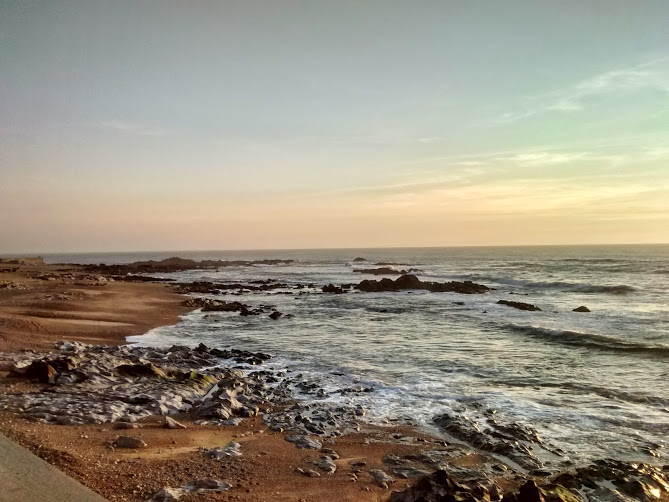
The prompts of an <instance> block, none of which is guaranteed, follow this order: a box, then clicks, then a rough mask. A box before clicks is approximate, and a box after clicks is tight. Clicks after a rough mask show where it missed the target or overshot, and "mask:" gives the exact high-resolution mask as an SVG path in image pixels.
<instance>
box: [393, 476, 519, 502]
mask: <svg viewBox="0 0 669 502" xmlns="http://www.w3.org/2000/svg"><path fill="white" fill-rule="evenodd" d="M479 500H490V499H489V498H488V499H485V498H483V497H482V498H476V497H475V496H474V494H473V493H472V490H471V489H469V488H468V487H467V486H465V485H462V484H460V483H458V482H457V481H456V480H455V479H454V478H453V477H452V476H451V475H450V474H449V473H447V472H446V471H444V470H442V469H440V470H438V471H436V472H434V473H432V474H430V475H428V476H424V477H422V478H420V479H418V480H417V481H416V482H415V483H414V484H413V485H412V486H410V487H409V488H407V489H406V490H403V491H395V492H393V493H392V494H391V495H390V502H437V501H463V502H477V501H479ZM505 500H506V499H505Z"/></svg>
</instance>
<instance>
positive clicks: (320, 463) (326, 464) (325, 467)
mask: <svg viewBox="0 0 669 502" xmlns="http://www.w3.org/2000/svg"><path fill="white" fill-rule="evenodd" d="M313 464H314V465H315V466H316V467H318V468H319V469H320V470H321V471H325V472H329V473H331V474H332V473H334V472H335V471H336V470H337V464H335V463H334V462H333V461H332V459H331V458H330V457H327V456H324V457H321V459H320V460H316V461H315V462H313Z"/></svg>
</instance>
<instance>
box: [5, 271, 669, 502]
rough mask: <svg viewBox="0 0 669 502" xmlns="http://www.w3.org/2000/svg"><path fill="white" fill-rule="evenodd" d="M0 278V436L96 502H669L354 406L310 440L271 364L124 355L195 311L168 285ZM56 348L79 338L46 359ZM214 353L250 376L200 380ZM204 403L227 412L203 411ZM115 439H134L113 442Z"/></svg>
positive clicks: (254, 356)
mask: <svg viewBox="0 0 669 502" xmlns="http://www.w3.org/2000/svg"><path fill="white" fill-rule="evenodd" d="M117 272H119V271H118V270H117ZM136 281H140V279H136ZM0 285H1V286H0V287H1V289H0V369H1V370H2V372H0V398H2V399H0V404H3V403H4V404H3V407H2V408H1V409H4V411H0V432H2V433H4V434H6V435H7V436H8V437H10V438H12V439H14V440H15V441H17V442H18V443H19V444H21V445H23V446H25V447H27V448H28V449H30V450H31V451H33V452H34V453H36V454H37V455H38V456H40V457H41V458H43V459H45V460H46V461H48V462H49V463H51V464H53V465H54V466H56V467H58V468H59V469H61V470H62V471H64V472H65V473H67V474H68V475H70V476H71V477H73V478H74V479H76V480H78V481H80V482H81V483H83V484H84V485H86V486H88V487H89V488H91V489H92V490H94V491H95V492H97V493H99V494H100V495H102V496H104V497H105V498H107V499H109V500H129V501H139V500H149V499H151V500H176V499H177V498H178V499H179V500H246V501H264V500H279V501H282V500H286V501H288V500H292V501H294V500H302V501H316V500H321V501H330V500H331V501H385V500H391V501H393V502H412V501H417V500H456V499H451V498H444V499H442V498H439V497H442V496H444V497H445V496H447V495H448V496H456V495H457V496H458V497H460V498H458V499H457V500H474V501H476V500H501V499H502V498H503V499H504V500H519V501H525V500H527V501H530V500H532V501H534V500H537V501H540V500H554V501H558V500H564V501H572V500H600V499H599V498H596V497H595V498H590V499H587V498H578V497H577V496H576V495H575V494H578V493H580V492H578V490H579V489H580V488H579V487H582V486H584V485H588V483H589V485H588V486H589V487H590V488H588V489H589V490H590V493H597V492H596V490H597V489H604V488H602V487H599V485H598V484H597V483H598V482H599V481H597V480H599V479H600V478H601V479H603V478H604V477H606V476H609V473H610V472H613V470H614V469H617V471H616V472H618V475H619V476H621V478H624V479H627V480H628V481H629V480H630V479H632V480H636V481H629V483H637V482H638V483H641V485H639V486H642V487H643V488H642V489H641V491H640V492H639V490H638V486H637V485H635V486H637V488H635V489H637V492H638V493H637V494H639V493H641V494H642V495H643V494H646V493H654V492H653V490H656V488H657V486H660V491H657V493H658V494H659V496H658V497H656V498H654V499H653V498H643V497H641V498H639V500H667V497H668V496H669V495H668V494H669V489H667V488H669V485H668V486H665V485H666V482H665V481H664V478H662V477H661V476H662V473H661V472H662V471H661V469H659V470H658V469H656V468H651V467H649V466H641V467H639V466H638V465H636V464H635V465H634V467H631V466H625V465H619V464H616V465H608V464H602V465H600V466H597V467H593V468H591V469H590V470H586V471H578V472H577V473H575V474H574V473H571V474H564V473H563V474H561V475H560V476H562V477H559V479H558V477H556V476H555V475H554V474H555V473H549V472H542V471H541V470H536V472H528V470H525V469H522V468H519V467H518V466H517V465H516V464H514V463H513V462H507V461H502V460H500V457H499V456H497V457H495V456H493V455H490V454H489V453H483V452H481V451H479V450H478V449H477V448H475V447H472V446H470V445H466V444H463V442H460V441H451V440H445V439H444V437H433V436H430V435H426V434H424V433H423V432H421V431H419V430H417V429H415V428H411V427H407V426H398V425H393V424H390V423H389V424H388V425H386V426H381V425H370V424H368V423H365V422H364V421H363V420H362V416H363V415H364V410H354V413H352V414H351V413H350V410H349V411H347V410H341V409H335V408H333V409H332V410H330V411H332V413H334V414H332V413H330V416H331V417H332V418H333V419H336V420H335V422H337V423H338V424H339V425H338V426H337V427H338V428H330V429H327V428H326V429H324V430H322V431H321V433H315V434H311V431H319V430H320V429H319V427H321V425H323V424H324V423H325V422H318V419H317V416H318V414H319V413H321V410H319V409H312V408H310V407H309V405H300V404H299V403H298V404H295V403H294V402H292V401H291V400H290V398H289V397H288V398H285V399H274V398H275V397H276V396H278V394H277V388H278V387H274V388H273V390H272V388H271V387H270V386H269V383H270V382H272V378H273V377H272V376H271V375H269V374H268V373H267V372H263V371H262V370H261V368H262V366H261V365H262V363H263V361H264V359H265V358H267V357H270V356H269V355H265V354H261V353H247V352H243V351H237V352H235V351H234V350H233V351H232V352H230V353H227V352H226V353H224V352H223V351H220V350H218V349H211V348H208V347H205V346H201V347H198V348H196V349H189V348H187V347H180V346H175V347H172V348H170V349H163V350H155V349H141V348H132V347H122V346H123V345H124V344H125V340H126V337H127V336H131V335H138V334H142V333H145V332H146V331H148V330H150V329H151V328H155V327H158V326H164V325H168V324H174V323H176V322H178V321H179V316H180V315H181V314H184V313H185V312H187V311H189V310H192V309H193V307H194V305H195V304H194V303H193V301H192V300H191V301H190V302H189V303H188V305H190V307H189V306H186V304H185V303H186V298H187V297H185V296H184V295H182V294H178V293H176V292H175V291H176V290H177V288H174V287H171V286H170V285H169V284H165V283H159V282H155V283H154V282H133V279H132V277H131V276H123V275H115V276H113V275H105V274H100V273H92V272H91V269H90V268H84V267H81V266H74V265H67V266H60V265H58V266H57V265H44V264H43V263H39V261H34V262H26V263H7V262H5V263H0ZM196 287H197V288H205V289H206V285H191V286H190V290H191V291H192V290H193V289H194V288H196ZM184 288H185V286H181V289H180V290H181V291H183V290H184ZM186 289H188V288H186ZM205 305H209V306H210V307H211V306H212V304H211V302H210V303H205ZM229 305H232V304H229V303H227V302H220V301H219V303H218V304H214V307H213V308H226V309H227V308H228V306H229ZM235 305H236V304H235ZM235 308H236V307H235ZM242 312H244V307H242ZM60 340H67V341H69V342H81V343H82V344H86V345H81V344H76V343H75V344H61V345H59V348H58V350H56V345H55V344H56V342H58V341H60ZM94 346H98V347H94ZM100 346H108V348H104V347H100ZM217 358H233V359H235V360H236V361H238V362H246V363H248V362H249V361H253V362H252V364H254V365H255V364H256V363H257V364H259V365H260V366H259V368H260V371H257V372H255V374H253V373H252V374H247V375H246V376H242V375H241V373H239V372H238V370H236V369H234V368H232V367H231V368H226V369H224V373H211V372H209V371H210V370H207V368H208V367H209V366H211V363H212V361H215V360H218V359H217ZM170 368H172V369H170ZM217 380H218V386H217V387H212V385H213V382H216V381H217ZM279 387H280V386H279ZM216 389H218V390H217V391H216V393H214V394H213V397H211V396H212V394H211V392H213V391H214V390H216ZM172 394H174V396H173V395H172ZM119 396H121V397H119ZM124 396H125V397H124ZM268 396H274V397H272V398H269V397H268ZM172 398H174V399H172ZM177 398H178V399H177ZM182 398H183V402H188V403H191V404H189V405H188V406H185V407H184V405H183V402H182ZM216 400H222V401H221V402H224V403H227V404H226V406H228V408H225V407H221V406H219V407H218V408H216V409H214V410H213V413H212V407H211V405H212V401H216ZM216 402H217V401H216ZM53 403H55V405H54V404H53ZM214 404H215V403H214ZM179 407H181V408H179ZM186 408H187V409H188V411H186V412H179V411H178V410H179V409H186ZM109 410H112V411H109ZM119 410H120V411H119ZM175 410H176V411H175ZM221 410H222V411H221ZM105 413H106V415H105ZM309 413H311V415H309ZM328 413H329V411H328ZM347 413H348V415H347ZM166 414H169V415H170V416H171V417H172V418H173V419H175V420H177V421H178V424H177V425H176V426H174V428H166V426H168V425H170V424H168V423H167V422H166V418H165V417H164V415H166ZM233 415H234V417H233ZM305 416H307V417H308V416H311V417H312V418H311V419H308V418H304V417H305ZM91 417H93V418H92V419H91ZM202 417H205V418H206V420H203V419H202ZM235 417H237V418H235ZM268 417H269V418H268ZM229 418H230V419H231V420H224V419H229ZM312 419H313V421H314V422H313V424H312ZM335 422H330V423H335ZM56 424H64V425H56ZM319 424H320V425H319ZM121 426H122V427H123V428H121ZM323 426H324V427H326V426H325V425H323ZM447 426H448V425H447ZM314 427H315V428H314ZM124 429H127V430H124ZM120 436H127V438H130V439H127V438H126V440H129V441H131V442H136V443H137V444H134V443H131V445H130V446H131V447H129V448H126V447H123V445H122V440H120ZM296 439H297V441H296ZM300 442H306V443H307V444H306V446H305V445H304V444H300ZM298 446H300V447H298ZM665 469H666V467H665ZM435 471H436V472H435ZM446 472H448V474H446ZM451 475H452V476H453V478H451V477H450V476H451ZM421 476H427V477H424V478H422V479H421ZM439 476H441V477H439ZM444 476H446V477H444ZM565 476H567V477H565ZM416 479H421V480H420V481H418V484H417V485H415V486H414V488H413V489H411V488H408V487H409V486H411V485H412V484H413V483H415V482H416ZM456 480H457V481H456ZM558 481H559V483H560V484H558ZM26 482H28V480H26ZM629 483H628V484H629ZM653 483H655V484H653ZM658 483H659V485H658ZM663 483H664V485H663ZM537 485H539V486H541V488H539V487H538V486H537ZM565 486H568V487H569V489H567V488H565ZM631 486H632V485H630V486H628V487H627V488H621V491H623V493H630V491H633V487H631ZM416 487H418V488H416ZM519 489H520V491H518V490H519ZM606 489H607V490H608V488H606ZM570 490H571V491H570ZM625 490H626V491H625ZM644 496H645V495H644ZM152 497H153V498H152ZM421 497H423V498H421ZM601 500H605V499H603V498H602V499H601ZM610 500H613V499H610ZM616 500H618V499H616ZM620 500H623V499H620Z"/></svg>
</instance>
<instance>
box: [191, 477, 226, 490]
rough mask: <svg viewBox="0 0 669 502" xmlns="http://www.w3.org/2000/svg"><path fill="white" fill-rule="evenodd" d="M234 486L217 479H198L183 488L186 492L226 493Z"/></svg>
mask: <svg viewBox="0 0 669 502" xmlns="http://www.w3.org/2000/svg"><path fill="white" fill-rule="evenodd" d="M231 487H232V485H230V484H228V483H226V482H225V481H219V480H217V479H211V478H206V479H197V480H195V481H191V482H190V483H187V484H185V485H184V486H183V489H184V490H188V491H194V492H200V491H215V492H224V491H226V490H229V489H230V488H231Z"/></svg>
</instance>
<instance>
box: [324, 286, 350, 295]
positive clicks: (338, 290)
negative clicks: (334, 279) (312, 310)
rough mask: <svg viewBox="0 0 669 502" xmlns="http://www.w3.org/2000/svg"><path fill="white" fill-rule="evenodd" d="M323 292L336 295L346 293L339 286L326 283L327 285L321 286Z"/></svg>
mask: <svg viewBox="0 0 669 502" xmlns="http://www.w3.org/2000/svg"><path fill="white" fill-rule="evenodd" d="M323 293H334V294H336V295H342V294H344V293H346V291H345V290H344V289H343V288H341V287H339V286H335V285H334V284H328V285H327V286H323Z"/></svg>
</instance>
